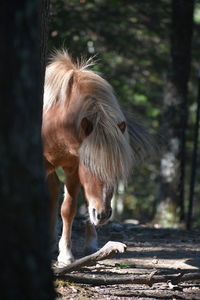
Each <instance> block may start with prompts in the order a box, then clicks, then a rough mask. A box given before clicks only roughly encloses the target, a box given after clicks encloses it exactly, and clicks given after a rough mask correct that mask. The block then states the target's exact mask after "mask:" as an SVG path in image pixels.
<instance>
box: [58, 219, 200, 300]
mask: <svg viewBox="0 0 200 300" xmlns="http://www.w3.org/2000/svg"><path fill="white" fill-rule="evenodd" d="M130 223H131V222H130ZM130 223H129V224H122V223H116V222H111V223H109V224H107V225H104V226H101V227H99V228H98V229H97V231H98V237H99V247H101V246H103V245H104V244H105V243H106V242H107V241H119V242H123V243H125V244H126V245H127V252H125V253H123V254H117V255H116V256H114V257H113V258H111V259H107V260H104V261H102V262H100V263H98V264H97V265H96V266H92V267H87V268H84V269H83V270H81V271H79V272H76V273H74V274H77V275H80V276H82V277H84V276H91V277H93V278H102V277H103V278H112V277H116V276H121V275H127V276H130V275H131V274H134V275H137V274H138V275H141V274H143V275H147V276H150V274H152V272H153V271H154V270H157V274H163V275H165V274H178V273H179V272H190V273H192V272H199V271H200V270H199V269H200V231H192V232H188V231H183V230H175V229H156V228H150V227H148V226H144V225H134V224H130ZM72 241H73V253H74V255H75V257H76V258H79V257H81V256H83V248H84V220H83V219H82V218H76V219H75V221H74V225H73V235H72ZM55 287H56V292H57V300H65V299H76V300H87V299H111V300H112V299H113V300H114V299H142V300H144V299H173V300H175V299H200V280H196V281H187V282H182V283H179V284H176V285H173V284H171V283H170V282H166V283H156V284H154V285H153V286H151V287H149V286H148V285H143V284H126V285H124V284H118V285H107V286H106V285H104V286H92V285H86V284H75V283H69V282H67V281H66V280H64V279H62V280H59V279H57V280H56V281H55Z"/></svg>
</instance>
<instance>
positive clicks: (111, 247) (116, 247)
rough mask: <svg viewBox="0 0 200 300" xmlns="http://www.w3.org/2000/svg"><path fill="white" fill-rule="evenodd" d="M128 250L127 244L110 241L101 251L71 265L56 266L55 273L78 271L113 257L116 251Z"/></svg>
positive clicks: (57, 274) (59, 274)
mask: <svg viewBox="0 0 200 300" xmlns="http://www.w3.org/2000/svg"><path fill="white" fill-rule="evenodd" d="M125 251H126V245H125V244H123V243H120V242H111V241H110V242H108V243H107V244H105V246H103V247H102V248H101V249H100V250H99V251H97V252H95V253H93V254H91V255H88V256H85V257H83V258H80V259H78V260H76V261H75V262H73V263H71V264H70V265H67V266H64V267H62V268H55V269H54V270H53V271H54V275H56V276H62V275H64V274H66V273H70V272H72V271H78V270H80V269H81V268H82V267H83V266H90V265H93V264H95V263H96V262H97V261H101V260H104V259H107V258H110V257H112V256H113V255H114V254H116V253H124V252H125Z"/></svg>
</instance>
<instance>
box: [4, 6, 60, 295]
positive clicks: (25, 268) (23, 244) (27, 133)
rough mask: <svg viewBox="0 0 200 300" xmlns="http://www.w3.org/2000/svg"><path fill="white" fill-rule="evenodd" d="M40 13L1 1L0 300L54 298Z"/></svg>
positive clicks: (38, 9) (28, 7)
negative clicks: (43, 127) (43, 141)
mask: <svg viewBox="0 0 200 300" xmlns="http://www.w3.org/2000/svg"><path fill="white" fill-rule="evenodd" d="M39 11H40V8H39V1H32V0H23V1H11V2H10V1H3V2H2V5H1V10H0V16H1V26H0V35H1V40H2V41H3V42H1V44H0V58H1V68H0V112H1V118H0V163H1V168H0V182H1V185H0V197H1V201H0V220H1V225H0V244H1V246H0V257H1V275H0V287H1V288H0V290H1V299H26V300H27V299H34V300H35V299H37V300H38V299H48V300H49V299H53V298H54V291H53V284H52V275H51V269H50V251H49V238H48V197H47V193H46V188H45V179H44V172H43V158H42V144H41V137H40V132H41V115H42V114H41V112H42V101H41V99H42V95H41V84H40V78H41V77H43V76H44V73H43V74H42V76H41V70H40V42H39V40H40V26H39ZM42 69H43V70H44V66H43V67H42Z"/></svg>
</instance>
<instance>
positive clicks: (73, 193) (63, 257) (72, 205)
mask: <svg viewBox="0 0 200 300" xmlns="http://www.w3.org/2000/svg"><path fill="white" fill-rule="evenodd" d="M78 189H79V179H78V176H73V177H72V176H67V179H66V186H65V197H64V201H63V203H62V206H61V216H62V221H63V230H62V236H61V239H60V241H59V255H58V263H59V264H60V265H62V264H63V265H66V264H70V263H72V262H73V261H74V257H73V254H72V252H71V247H72V242H71V229H72V223H73V219H74V216H75V213H76V206H77V194H78Z"/></svg>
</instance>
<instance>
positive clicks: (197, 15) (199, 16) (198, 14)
mask: <svg viewBox="0 0 200 300" xmlns="http://www.w3.org/2000/svg"><path fill="white" fill-rule="evenodd" d="M194 22H195V23H196V24H200V4H196V7H195V9H194Z"/></svg>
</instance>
